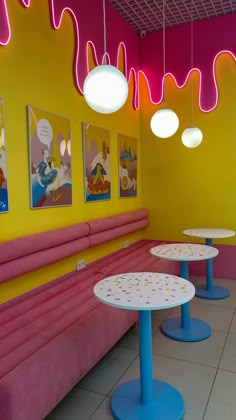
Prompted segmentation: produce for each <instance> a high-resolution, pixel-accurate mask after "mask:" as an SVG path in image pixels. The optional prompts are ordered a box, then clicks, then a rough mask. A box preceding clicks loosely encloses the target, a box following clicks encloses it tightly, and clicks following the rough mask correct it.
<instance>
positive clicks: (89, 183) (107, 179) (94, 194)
mask: <svg viewBox="0 0 236 420" xmlns="http://www.w3.org/2000/svg"><path fill="white" fill-rule="evenodd" d="M83 147H84V184H85V186H84V188H85V202H94V201H100V200H109V199H110V198H111V169H110V132H109V131H108V130H106V129H104V128H100V127H95V126H93V125H90V124H86V123H83Z"/></svg>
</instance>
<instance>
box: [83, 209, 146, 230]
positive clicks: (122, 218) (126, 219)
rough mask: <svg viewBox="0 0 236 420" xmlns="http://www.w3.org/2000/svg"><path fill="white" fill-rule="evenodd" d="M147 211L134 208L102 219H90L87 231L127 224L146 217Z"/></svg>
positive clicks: (108, 228)
mask: <svg viewBox="0 0 236 420" xmlns="http://www.w3.org/2000/svg"><path fill="white" fill-rule="evenodd" d="M147 217H148V211H147V210H146V209H140V210H134V211H132V212H128V213H123V214H118V215H116V216H111V217H104V218H102V219H97V220H92V221H91V222H88V225H89V233H90V235H93V234H95V233H99V232H103V231H105V230H110V229H113V228H116V227H119V226H125V225H129V224H130V223H133V222H136V221H138V220H142V219H147Z"/></svg>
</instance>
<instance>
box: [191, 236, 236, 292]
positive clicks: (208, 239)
mask: <svg viewBox="0 0 236 420" xmlns="http://www.w3.org/2000/svg"><path fill="white" fill-rule="evenodd" d="M183 234H184V235H187V236H193V237H196V238H204V239H205V244H206V245H208V246H212V244H213V239H220V238H230V237H231V236H234V235H235V232H234V231H233V230H230V229H218V228H196V229H186V230H184V231H183ZM229 295H230V292H229V290H228V289H227V288H226V287H223V286H215V285H214V280H213V260H212V258H209V259H208V260H206V285H199V286H198V287H197V288H196V296H197V297H199V298H203V299H224V298H226V297H228V296H229Z"/></svg>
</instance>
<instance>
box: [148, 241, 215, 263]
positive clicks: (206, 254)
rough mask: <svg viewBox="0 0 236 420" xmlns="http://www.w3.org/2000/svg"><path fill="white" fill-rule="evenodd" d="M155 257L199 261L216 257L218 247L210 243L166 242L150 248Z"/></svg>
mask: <svg viewBox="0 0 236 420" xmlns="http://www.w3.org/2000/svg"><path fill="white" fill-rule="evenodd" d="M150 253H151V254H152V255H154V256H155V257H159V258H163V259H165V260H175V261H198V260H207V259H209V258H213V257H216V256H217V255H218V253H219V251H218V249H216V248H214V247H212V246H208V245H198V244H189V243H185V244H166V245H158V246H155V247H154V248H151V249H150Z"/></svg>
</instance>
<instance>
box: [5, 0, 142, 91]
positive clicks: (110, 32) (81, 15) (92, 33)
mask: <svg viewBox="0 0 236 420" xmlns="http://www.w3.org/2000/svg"><path fill="white" fill-rule="evenodd" d="M19 4H20V5H21V6H22V7H24V8H25V9H26V10H25V12H26V13H27V8H29V7H31V4H32V7H33V2H31V1H30V0H19ZM46 4H47V2H46V1H45V5H46ZM48 7H49V8H50V11H51V25H52V28H54V29H58V30H60V24H61V21H63V14H64V13H69V14H70V16H71V18H72V20H73V23H74V30H75V43H76V47H75V58H74V78H75V85H76V87H77V88H78V90H79V91H80V92H81V91H82V85H83V81H84V79H85V77H86V74H87V54H86V52H87V42H88V41H91V42H93V43H94V45H95V51H96V55H97V59H98V63H99V64H101V63H102V57H103V53H104V45H103V44H104V42H103V8H102V0H99V1H97V0H89V1H86V0H84V1H78V0H48ZM29 19H30V16H29ZM106 29H107V52H108V54H109V57H110V62H111V64H113V65H115V66H116V65H117V53H118V49H119V45H120V43H121V42H123V43H124V44H125V46H126V51H127V74H126V76H127V78H129V73H130V70H131V67H133V68H134V69H135V70H137V71H138V69H139V37H138V35H137V34H136V33H135V32H134V31H133V30H132V29H131V27H130V26H129V25H128V24H127V23H126V22H125V21H124V19H122V18H121V16H120V15H119V14H118V13H117V12H116V11H115V10H114V9H113V8H112V7H111V6H110V4H109V3H108V2H106ZM52 30H53V29H52ZM8 42H11V28H10V23H9V20H8V9H7V3H6V2H5V0H0V45H3V46H4V45H5V44H7V43H8Z"/></svg>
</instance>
